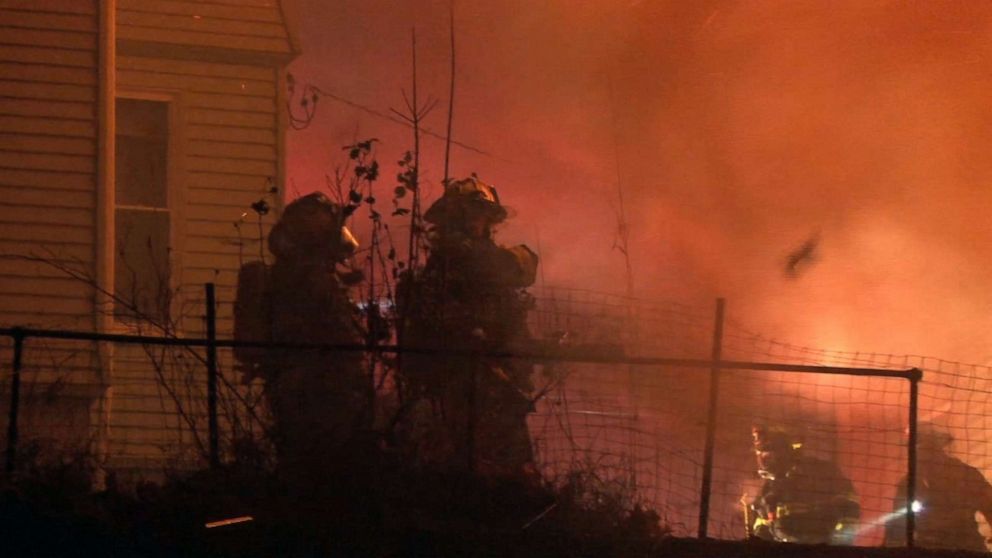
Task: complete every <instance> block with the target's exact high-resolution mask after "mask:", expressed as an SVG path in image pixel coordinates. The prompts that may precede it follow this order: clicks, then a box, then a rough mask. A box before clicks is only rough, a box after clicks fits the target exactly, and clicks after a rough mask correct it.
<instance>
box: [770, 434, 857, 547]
mask: <svg viewBox="0 0 992 558" xmlns="http://www.w3.org/2000/svg"><path fill="white" fill-rule="evenodd" d="M751 433H752V438H753V445H754V453H755V457H756V458H757V464H758V475H759V476H760V477H761V478H762V479H763V482H762V485H761V490H760V493H759V495H758V498H757V499H756V500H755V502H754V504H753V511H754V523H753V525H752V526H751V532H752V533H753V535H754V536H756V537H758V538H762V539H766V540H773V541H779V542H796V543H804V544H851V543H852V542H853V535H854V529H855V527H856V523H857V521H858V517H859V515H860V511H861V510H860V506H859V504H858V502H857V500H856V496H855V493H854V487H853V485H852V484H851V481H850V480H848V479H847V478H846V477H845V476H844V474H843V473H842V472H841V471H840V468H839V467H838V466H837V464H836V463H833V462H830V461H824V460H822V459H817V458H814V457H812V456H808V455H804V454H803V452H802V445H803V443H802V440H801V439H800V438H799V437H798V436H795V435H794V434H792V433H790V432H789V431H788V430H786V429H783V428H776V427H768V426H765V425H759V426H754V427H753V428H752V431H751Z"/></svg>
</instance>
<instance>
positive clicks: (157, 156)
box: [115, 99, 169, 208]
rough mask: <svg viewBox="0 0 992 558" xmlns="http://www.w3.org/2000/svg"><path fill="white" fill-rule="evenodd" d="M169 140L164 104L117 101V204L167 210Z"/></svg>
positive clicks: (166, 105) (166, 113) (166, 111)
mask: <svg viewBox="0 0 992 558" xmlns="http://www.w3.org/2000/svg"><path fill="white" fill-rule="evenodd" d="M168 137H169V106H168V104H167V103H163V102H159V101H144V100H139V99H117V142H116V144H117V145H116V150H115V154H116V175H115V176H116V178H115V180H116V201H117V204H118V205H137V206H142V207H161V208H164V207H166V203H167V195H166V191H167V188H166V184H167V182H166V162H167V159H168V145H169V142H168Z"/></svg>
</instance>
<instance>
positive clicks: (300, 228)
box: [269, 192, 358, 260]
mask: <svg viewBox="0 0 992 558" xmlns="http://www.w3.org/2000/svg"><path fill="white" fill-rule="evenodd" d="M344 218H345V215H344V212H343V211H342V209H341V206H340V205H338V204H336V203H334V202H332V201H331V200H329V199H328V198H327V196H325V195H324V194H322V193H320V192H313V193H311V194H307V195H306V196H303V197H301V198H298V199H296V200H294V201H293V202H292V203H290V204H289V205H287V206H286V208H285V209H284V210H283V213H282V216H281V217H280V218H279V222H278V223H276V226H275V227H273V228H272V232H271V233H269V250H270V251H271V252H272V253H273V254H275V255H276V257H278V258H293V257H299V256H304V255H311V256H312V255H325V256H330V257H332V258H333V259H337V260H342V259H344V258H347V257H348V256H350V255H352V254H354V253H355V250H356V249H357V248H358V241H357V240H355V237H354V236H353V235H352V234H351V231H349V230H348V228H347V227H346V226H344Z"/></svg>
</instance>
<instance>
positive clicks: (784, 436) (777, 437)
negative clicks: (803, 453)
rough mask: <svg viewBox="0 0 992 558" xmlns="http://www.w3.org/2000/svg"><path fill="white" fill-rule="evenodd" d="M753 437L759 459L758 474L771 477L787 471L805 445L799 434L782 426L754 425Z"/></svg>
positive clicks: (755, 452) (752, 429) (755, 451)
mask: <svg viewBox="0 0 992 558" xmlns="http://www.w3.org/2000/svg"><path fill="white" fill-rule="evenodd" d="M751 438H752V442H753V444H754V454H755V457H756V458H757V460H758V474H759V475H761V476H762V477H764V478H769V479H774V478H775V477H777V476H779V475H781V474H783V473H785V472H786V471H787V470H788V469H789V468H790V467H791V466H792V464H793V463H794V462H795V459H796V454H798V452H799V450H800V449H801V448H802V447H803V441H802V438H801V437H800V436H799V435H797V434H796V433H795V432H792V431H790V430H788V429H785V428H782V427H773V426H766V425H755V426H752V427H751Z"/></svg>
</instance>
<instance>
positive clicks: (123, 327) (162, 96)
mask: <svg viewBox="0 0 992 558" xmlns="http://www.w3.org/2000/svg"><path fill="white" fill-rule="evenodd" d="M183 97H184V95H183V94H182V92H180V91H175V90H145V89H127V88H121V89H118V90H117V91H116V92H115V94H114V95H113V97H112V102H113V103H114V105H115V107H116V105H117V100H118V99H134V100H140V101H155V102H160V103H165V105H166V114H167V117H166V123H167V125H168V134H167V138H166V165H165V173H166V175H165V207H164V208H159V209H154V208H147V207H143V206H132V205H128V204H120V205H118V204H117V173H116V170H115V169H114V168H113V166H112V165H111V168H110V169H108V170H109V172H110V174H111V175H112V176H113V179H112V180H110V181H108V184H107V192H106V193H105V196H106V197H105V198H104V199H105V200H106V203H107V212H106V215H107V220H108V224H109V226H108V227H107V235H106V239H105V242H106V246H105V247H104V249H105V252H104V254H105V259H104V262H103V265H104V267H105V269H106V275H105V277H107V292H109V293H110V295H111V301H110V305H109V306H108V307H107V308H105V312H107V313H108V314H109V319H108V323H109V324H110V326H111V328H112V329H113V330H115V331H120V332H126V333H135V332H139V331H142V330H143V329H146V326H147V325H148V324H149V323H150V322H148V321H147V320H141V319H130V318H123V317H120V316H117V314H116V313H115V306H116V304H115V300H116V297H117V285H116V279H117V276H116V266H117V209H143V210H151V211H155V212H163V213H168V215H169V233H168V243H169V244H168V247H169V252H168V259H169V268H168V272H169V285H168V288H169V289H170V290H171V291H172V292H173V293H176V288H177V287H179V286H180V285H181V281H180V277H181V276H182V259H183V258H182V255H183V253H184V248H185V247H184V240H185V234H184V232H185V228H186V226H185V225H186V224H185V219H184V217H183V213H184V212H183V211H182V210H181V209H182V208H183V207H184V206H185V203H186V200H185V192H184V190H183V188H182V185H183V184H185V182H186V181H185V165H184V164H183V161H184V160H185V153H184V150H183V145H184V143H185V141H184V138H185V137H186V130H185V123H184V118H183V107H184V105H185V103H184V98H183ZM116 113H117V111H116V108H115V110H114V114H115V117H114V120H113V122H111V126H112V128H113V129H112V130H111V135H113V137H114V138H115V139H114V142H115V145H116V141H117V140H116V138H117V117H116ZM177 294H181V293H177ZM180 298H181V296H175V297H173V298H172V300H171V303H170V307H169V316H168V321H169V322H170V324H171V326H172V327H174V328H175V330H176V332H180V331H181V330H182V327H183V321H184V320H183V319H182V316H181V315H179V310H180V309H181V308H182V301H181V300H180Z"/></svg>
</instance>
